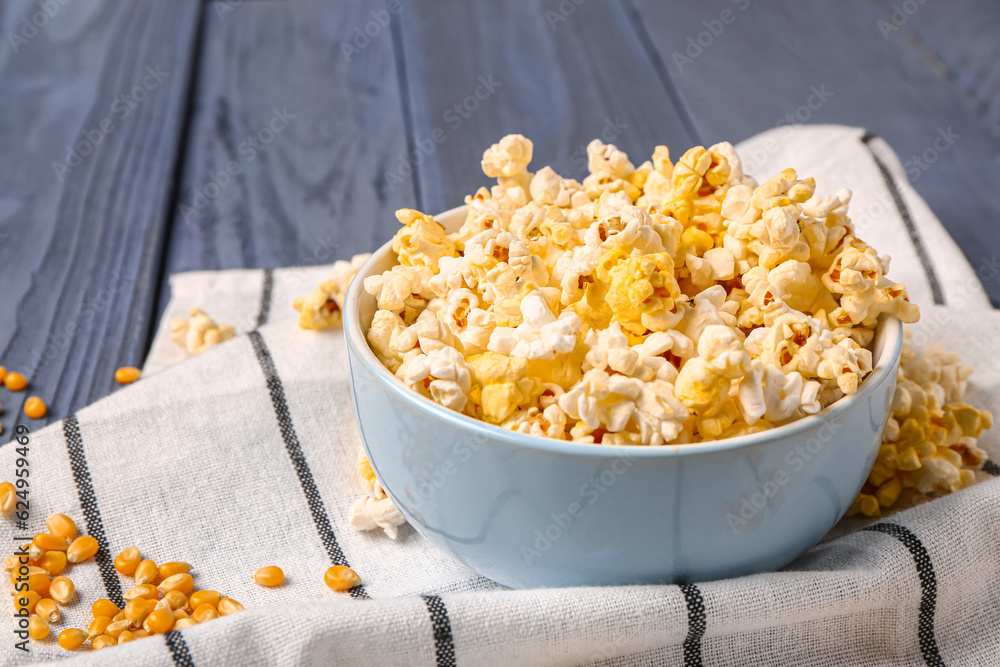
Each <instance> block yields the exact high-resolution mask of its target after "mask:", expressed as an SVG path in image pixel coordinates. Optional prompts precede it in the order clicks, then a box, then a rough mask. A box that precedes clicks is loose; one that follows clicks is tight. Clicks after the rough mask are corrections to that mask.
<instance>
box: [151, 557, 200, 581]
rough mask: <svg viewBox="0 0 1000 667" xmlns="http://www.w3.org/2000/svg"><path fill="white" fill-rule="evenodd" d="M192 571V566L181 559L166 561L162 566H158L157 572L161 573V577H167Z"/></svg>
mask: <svg viewBox="0 0 1000 667" xmlns="http://www.w3.org/2000/svg"><path fill="white" fill-rule="evenodd" d="M190 571H191V566H190V565H188V564H187V563H184V562H182V561H179V560H177V561H173V562H170V563H164V564H163V565H161V566H160V567H158V568H156V572H157V574H159V575H160V579H166V578H168V577H172V576H174V575H175V574H187V573H188V572H190Z"/></svg>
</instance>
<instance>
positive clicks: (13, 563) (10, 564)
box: [3, 554, 21, 572]
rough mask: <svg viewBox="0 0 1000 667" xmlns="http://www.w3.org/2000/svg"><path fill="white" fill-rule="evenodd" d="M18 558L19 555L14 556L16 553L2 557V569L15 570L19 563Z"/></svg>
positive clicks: (6, 570)
mask: <svg viewBox="0 0 1000 667" xmlns="http://www.w3.org/2000/svg"><path fill="white" fill-rule="evenodd" d="M19 558H20V557H19V556H16V555H13V554H12V555H10V556H7V557H6V558H4V559H3V571H4V572H13V571H14V570H16V569H17V566H18V565H20V564H21V562H20V560H19Z"/></svg>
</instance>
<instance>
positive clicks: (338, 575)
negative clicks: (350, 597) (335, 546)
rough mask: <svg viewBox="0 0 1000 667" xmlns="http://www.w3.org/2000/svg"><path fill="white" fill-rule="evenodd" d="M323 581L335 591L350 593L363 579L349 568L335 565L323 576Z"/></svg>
mask: <svg viewBox="0 0 1000 667" xmlns="http://www.w3.org/2000/svg"><path fill="white" fill-rule="evenodd" d="M323 581H325V582H326V585H327V586H329V587H330V588H332V589H333V590H335V591H349V590H351V589H352V588H354V587H355V586H357V585H358V584H360V583H361V577H359V576H358V573H357V572H355V571H354V570H352V569H351V568H349V567H346V566H344V565H334V566H333V567H331V568H330V569H329V570H327V571H326V574H324V575H323Z"/></svg>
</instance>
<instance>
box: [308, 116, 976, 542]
mask: <svg viewBox="0 0 1000 667" xmlns="http://www.w3.org/2000/svg"><path fill="white" fill-rule="evenodd" d="M531 156H532V144H531V142H530V141H529V140H528V139H526V138H525V137H523V136H521V135H509V136H506V137H504V138H503V139H501V140H500V141H499V142H498V143H496V144H494V145H492V146H490V147H489V148H488V149H487V150H486V151H485V153H484V154H483V160H482V168H483V172H484V173H485V174H486V175H487V176H489V177H492V178H496V179H497V184H496V185H495V186H493V187H492V188H489V189H488V188H485V187H483V188H480V189H479V190H478V191H477V192H476V193H475V194H474V195H470V196H468V197H466V204H468V213H467V215H466V219H465V221H464V223H463V224H462V226H461V228H460V229H459V230H458V231H457V232H455V233H452V234H448V233H446V231H445V229H444V227H443V226H442V225H441V224H440V223H438V222H437V221H436V220H434V218H433V216H430V215H426V214H424V213H422V212H419V211H414V210H412V209H403V210H401V211H399V212H398V213H397V218H398V219H399V221H400V222H401V223H402V224H403V228H402V229H401V230H400V231H399V232H398V233H397V234H396V236H395V237H394V238H393V242H392V248H393V250H394V252H395V253H396V255H397V257H398V259H399V264H398V265H397V266H394V267H393V268H392V269H390V270H388V271H386V272H384V273H383V274H382V275H374V276H370V277H368V278H366V279H365V289H366V290H367V291H368V292H369V293H370V294H372V295H373V296H374V297H375V298H376V299H377V302H378V308H379V310H378V312H377V313H376V314H375V317H374V321H373V322H372V325H371V328H370V330H369V333H368V340H369V343H370V345H371V347H372V350H373V351H374V352H375V354H376V355H377V357H378V358H379V359H380V360H381V361H382V363H383V364H385V365H386V367H388V368H389V369H390V370H391V371H393V372H394V373H395V374H396V377H398V378H399V379H400V380H401V381H402V382H403V383H405V384H406V385H407V386H409V387H411V388H412V389H413V390H414V391H416V392H418V393H420V394H422V395H424V396H426V397H429V398H430V399H431V400H434V401H436V402H438V403H440V404H441V405H444V406H446V407H448V408H450V409H453V410H456V411H458V412H462V413H464V414H467V415H469V416H472V417H475V418H477V419H481V420H484V421H487V422H490V423H493V424H497V425H500V426H502V427H504V428H509V429H512V430H515V431H518V432H521V433H527V434H533V435H538V436H545V437H550V438H558V439H563V440H573V441H577V442H586V443H596V444H636V445H648V446H657V445H665V444H682V443H689V442H699V441H704V440H711V439H717V438H724V437H730V436H733V435H738V434H742V433H750V432H757V431H759V430H762V429H765V428H771V427H773V426H777V425H781V424H785V423H788V422H790V421H793V420H795V419H798V418H801V417H802V416H804V415H807V414H814V413H816V412H818V411H819V410H821V409H822V408H823V407H825V406H827V405H829V404H830V403H832V402H833V401H835V400H837V399H839V398H841V397H842V396H845V395H850V394H853V393H855V392H857V390H858V386H859V384H860V383H861V382H862V381H863V380H864V378H865V376H866V375H867V374H868V373H870V372H871V369H872V356H871V351H870V350H869V349H868V347H867V346H868V345H869V344H870V343H871V340H872V337H873V335H874V329H875V327H876V325H877V324H878V320H879V318H880V317H881V316H882V314H883V313H888V314H891V315H896V316H898V317H899V318H900V319H901V320H903V321H904V322H913V321H916V319H917V318H918V317H919V311H918V309H917V307H916V306H915V305H914V304H912V303H910V302H909V300H908V299H907V295H906V289H905V287H903V286H902V285H900V284H898V283H895V282H893V281H891V280H890V279H889V278H888V277H887V275H886V274H887V272H888V269H889V258H888V257H883V256H880V255H878V254H877V253H876V251H875V250H874V249H873V248H871V247H869V246H868V245H866V244H865V243H864V242H863V241H861V240H860V239H858V238H857V237H856V236H855V234H854V227H853V225H852V224H851V221H850V219H849V217H848V214H847V208H848V204H849V202H850V198H851V195H850V191H848V190H840V191H838V192H837V193H836V194H834V195H827V196H822V195H817V194H816V183H815V182H814V181H813V179H811V178H804V179H800V178H799V176H798V174H797V173H796V172H795V171H794V170H792V169H785V170H784V171H782V172H780V173H779V174H776V175H774V176H772V177H771V178H769V179H767V180H766V181H764V182H763V183H762V184H760V185H758V184H757V182H756V181H754V180H753V179H752V178H750V177H749V176H747V175H745V174H744V173H743V166H742V164H741V163H740V159H739V157H738V156H737V154H736V151H735V150H734V149H733V147H732V146H731V145H730V144H728V143H720V144H716V145H714V146H711V147H709V148H704V147H700V146H698V147H695V148H692V149H690V150H688V151H686V152H685V153H684V154H683V155H681V157H680V159H678V160H677V162H676V163H674V162H673V161H671V158H670V151H669V150H668V149H667V148H666V147H665V146H657V147H656V149H655V150H654V152H653V155H652V159H651V160H649V161H647V162H644V163H642V164H640V165H639V166H635V164H634V163H633V162H632V161H630V160H629V157H628V156H627V155H626V154H625V153H624V152H623V151H621V150H620V149H618V148H617V147H616V146H614V145H611V144H605V143H604V142H602V141H600V140H594V141H592V142H591V143H590V144H589V145H588V146H587V160H588V168H589V171H590V174H589V175H588V176H587V177H586V178H584V179H583V182H582V183H581V182H579V181H576V180H574V179H568V178H564V177H563V176H561V175H560V174H558V173H556V171H555V170H553V169H552V168H551V167H542V168H541V169H539V170H538V171H536V172H534V173H532V172H531V171H529V169H528V167H529V164H530V162H531ZM317 290H318V292H317V293H316V296H314V297H312V298H311V300H308V301H303V304H302V308H301V309H300V312H301V313H302V315H301V317H303V318H306V313H307V312H308V313H310V315H309V318H312V317H313V315H312V314H311V313H312V311H309V310H308V309H307V305H309V304H314V303H315V304H320V302H321V300H322V303H327V302H328V301H329V300H330V299H333V301H334V302H336V298H335V294H334V292H333V291H332V290H328V289H325V288H323V286H322V285H321V286H320V287H319V288H317ZM319 307H321V305H320V306H319ZM321 315H322V314H321ZM309 321H310V322H311V321H312V319H309ZM932 354H937V355H938V356H932V357H931V358H932V359H934V360H935V363H937V362H938V361H940V359H943V358H944V357H942V356H941V355H942V354H943V353H932ZM928 363H930V362H928ZM941 363H944V362H941ZM939 365H940V364H939ZM945 365H946V366H947V364H945ZM934 368H937V366H935V367H934ZM947 368H949V369H950V370H948V371H941V373H944V375H941V377H944V378H946V380H945V381H946V382H947V383H948V386H949V388H950V391H951V392H952V393H953V394H955V395H957V393H956V392H957V391H958V389H959V388H960V387H961V386H962V383H963V382H964V377H966V376H963V371H960V370H957V369H952V366H947ZM914 372H916V371H914ZM927 372H930V371H925V373H927ZM924 394H926V391H925V392H924ZM924 394H917V393H915V392H911V395H913V396H920V397H923V396H924ZM921 400H925V399H923V398H921ZM926 400H929V399H926ZM955 400H958V399H955ZM925 402H926V401H925ZM921 405H923V404H921ZM956 410H958V408H954V409H952V411H951V412H948V413H947V414H949V415H951V418H953V419H954V420H955V423H956V424H957V423H958V420H959V419H960V418H961V419H964V420H965V422H963V423H968V425H969V429H970V432H974V431H975V430H976V428H978V427H977V426H976V424H975V423H973V422H974V421H975V420H974V419H973V417H972V416H970V413H967V412H956ZM921 414H922V413H921ZM977 414H978V413H977ZM903 423H906V424H909V422H907V421H906V420H905V419H904V420H903ZM903 423H901V424H900V429H901V430H902V429H903ZM914 428H915V426H914V425H912V424H910V425H909V426H906V429H905V433H907V434H909V433H912V432H913V429H914ZM925 430H926V429H925ZM961 437H965V438H968V437H970V436H967V435H963V436H961ZM956 442H957V441H956ZM962 442H963V443H964V446H966V450H963V451H966V452H967V454H966V455H967V456H969V457H973V456H974V455H975V451H976V450H974V449H971V448H970V447H971V446H972V445H971V444H970V443H968V442H967V441H962ZM906 455H907V456H909V454H908V453H907V454H906ZM928 455H929V453H928ZM901 456H902V454H901ZM937 459H940V462H939V461H938V460H937ZM937 459H935V460H934V461H933V462H932V463H929V464H928V465H927V471H925V472H924V473H919V474H914V475H911V476H910V477H911V478H912V479H913V485H914V487H915V488H918V489H940V488H944V487H945V486H948V488H951V487H953V486H955V485H956V484H958V483H960V482H961V477H960V475H961V473H956V474H958V475H959V477H957V478H956V477H955V475H954V474H951V472H952V471H951V470H950V469H948V468H946V465H950V464H951V462H953V460H954V457H953V456H951V455H950V454H948V453H947V452H945V453H943V454H940V455H939V456H938V457H937ZM909 460H910V459H907V461H909ZM946 473H947V474H946ZM956 479H957V480H958V481H957V482H956ZM882 481H884V480H882ZM886 493H887V492H886ZM883 495H885V494H883ZM366 507H367V505H366ZM358 511H359V512H360V511H361V509H360V508H359V510H358ZM359 522H361V519H359Z"/></svg>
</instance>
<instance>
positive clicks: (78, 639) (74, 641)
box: [59, 628, 87, 651]
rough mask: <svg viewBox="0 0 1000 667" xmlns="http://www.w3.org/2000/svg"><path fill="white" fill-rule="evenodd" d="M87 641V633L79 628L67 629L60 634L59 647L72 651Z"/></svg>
mask: <svg viewBox="0 0 1000 667" xmlns="http://www.w3.org/2000/svg"><path fill="white" fill-rule="evenodd" d="M85 641H87V633H86V632H84V631H83V630H80V629H78V628H66V629H65V630H63V631H62V632H60V633H59V646H61V647H62V648H64V649H66V650H67V651H72V650H74V649H77V648H79V647H80V645H81V644H83V642H85Z"/></svg>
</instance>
